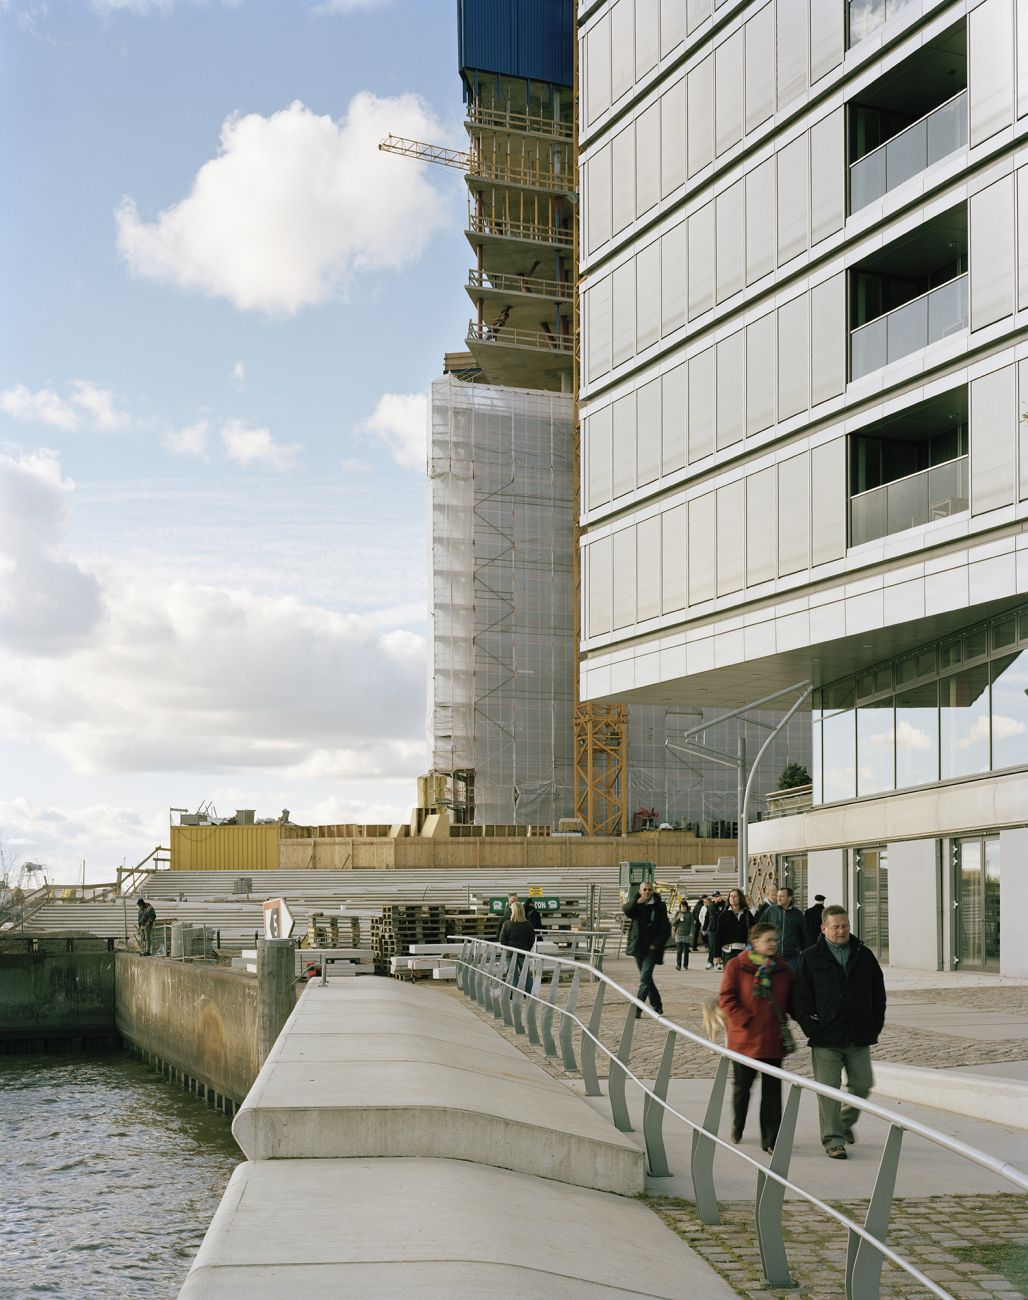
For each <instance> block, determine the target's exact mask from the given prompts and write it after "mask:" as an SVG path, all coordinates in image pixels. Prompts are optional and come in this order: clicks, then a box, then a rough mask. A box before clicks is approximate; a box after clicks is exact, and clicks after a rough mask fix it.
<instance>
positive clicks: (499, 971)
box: [488, 949, 507, 1020]
mask: <svg viewBox="0 0 1028 1300" xmlns="http://www.w3.org/2000/svg"><path fill="white" fill-rule="evenodd" d="M506 957H507V954H506V953H505V952H503V951H502V949H497V951H496V952H494V953H493V959H492V961H491V962H490V963H489V968H488V970H489V999H490V1001H489V1005H490V1007H491V1008H492V1012H493V1017H494V1018H495V1019H496V1020H502V1019H503V972H504V967H505V964H506Z"/></svg>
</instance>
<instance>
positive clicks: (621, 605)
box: [614, 527, 635, 628]
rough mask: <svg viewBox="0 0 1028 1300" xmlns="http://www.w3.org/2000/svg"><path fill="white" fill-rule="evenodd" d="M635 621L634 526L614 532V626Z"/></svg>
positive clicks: (623, 625) (627, 624)
mask: <svg viewBox="0 0 1028 1300" xmlns="http://www.w3.org/2000/svg"><path fill="white" fill-rule="evenodd" d="M634 622H635V528H634V527H633V528H622V530H621V531H620V532H619V533H615V534H614V627H615V628H619V627H628V626H629V625H630V624H631V623H634Z"/></svg>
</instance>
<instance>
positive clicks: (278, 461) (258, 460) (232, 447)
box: [221, 420, 303, 470]
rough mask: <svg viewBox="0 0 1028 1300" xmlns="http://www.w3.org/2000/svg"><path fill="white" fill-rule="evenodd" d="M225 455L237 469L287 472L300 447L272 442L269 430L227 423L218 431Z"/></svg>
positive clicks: (295, 444) (294, 444)
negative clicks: (263, 466)
mask: <svg viewBox="0 0 1028 1300" xmlns="http://www.w3.org/2000/svg"><path fill="white" fill-rule="evenodd" d="M221 442H222V446H223V447H224V448H225V455H226V456H227V457H228V458H229V460H234V461H236V463H237V464H239V465H244V466H251V465H265V466H267V467H268V469H278V470H283V469H289V468H290V467H291V466H292V465H293V464H295V462H296V458H297V456H298V455H299V453H300V451H301V449H302V446H303V444H302V443H299V442H288V443H286V442H276V441H275V439H274V438H273V437H272V436H271V430H270V429H258V428H255V427H254V426H253V425H249V424H246V423H245V421H243V420H229V422H228V423H227V424H226V425H225V426H224V428H223V429H222V431H221Z"/></svg>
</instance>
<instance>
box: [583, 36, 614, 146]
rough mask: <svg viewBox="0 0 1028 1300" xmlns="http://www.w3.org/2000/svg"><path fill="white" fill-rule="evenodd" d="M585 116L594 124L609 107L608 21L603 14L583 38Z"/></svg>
mask: <svg viewBox="0 0 1028 1300" xmlns="http://www.w3.org/2000/svg"><path fill="white" fill-rule="evenodd" d="M585 53H586V59H585V66H586V83H585V84H586V100H587V107H586V114H587V120H588V121H589V122H595V121H596V119H597V118H598V117H599V116H600V114H601V113H604V112H606V110H607V109H608V108H609V107H610V19H609V17H608V16H607V15H606V14H604V16H603V17H602V18H601V19H600V21H599V22H598V23H597V24H596V26H595V27H593V28H591V29H590V31H589V33H588V35H587V36H586V38H585Z"/></svg>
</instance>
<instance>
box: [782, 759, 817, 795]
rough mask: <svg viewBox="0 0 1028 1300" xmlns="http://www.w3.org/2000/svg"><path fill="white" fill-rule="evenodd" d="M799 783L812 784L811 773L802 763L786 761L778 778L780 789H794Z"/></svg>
mask: <svg viewBox="0 0 1028 1300" xmlns="http://www.w3.org/2000/svg"><path fill="white" fill-rule="evenodd" d="M798 785H810V773H809V772H808V771H807V769H806V768H805V767H804V766H803V764H802V763H786V765H785V766H784V767H783V768H782V774H781V776H780V777H779V778H778V788H779V790H793V789H795V787H796V786H798Z"/></svg>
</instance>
